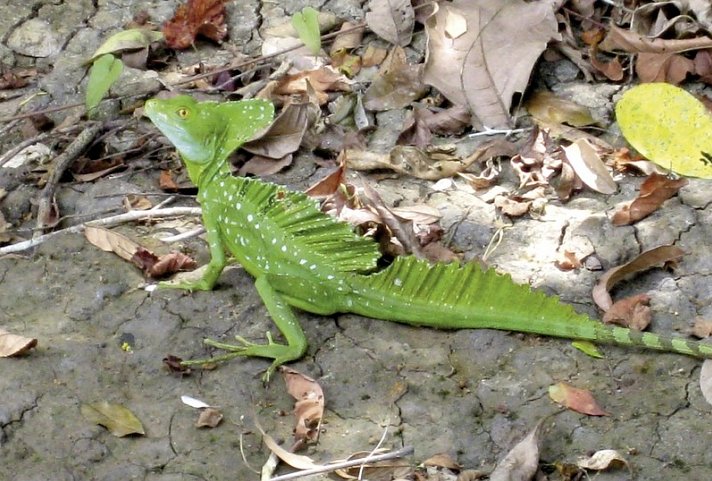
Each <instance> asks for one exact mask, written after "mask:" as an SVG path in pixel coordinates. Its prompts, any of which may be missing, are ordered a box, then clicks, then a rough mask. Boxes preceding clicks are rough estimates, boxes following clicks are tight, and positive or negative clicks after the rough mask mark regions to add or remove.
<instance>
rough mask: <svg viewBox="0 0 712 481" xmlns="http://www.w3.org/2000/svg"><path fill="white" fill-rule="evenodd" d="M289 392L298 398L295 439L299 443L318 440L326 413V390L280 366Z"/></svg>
mask: <svg viewBox="0 0 712 481" xmlns="http://www.w3.org/2000/svg"><path fill="white" fill-rule="evenodd" d="M279 370H280V372H281V373H282V377H283V378H284V382H285V384H286V385H287V392H289V394H290V395H291V396H292V397H293V398H294V399H296V400H297V402H296V403H295V404H294V416H295V417H296V418H297V423H296V426H295V427H294V439H295V442H297V443H305V442H316V440H317V439H318V437H319V427H320V426H321V420H322V417H323V415H324V391H323V390H322V389H321V386H320V385H319V383H317V382H316V381H315V380H314V379H312V378H310V377H309V376H306V375H305V374H302V373H300V372H299V371H296V370H294V369H291V368H289V367H285V366H280V369H279Z"/></svg>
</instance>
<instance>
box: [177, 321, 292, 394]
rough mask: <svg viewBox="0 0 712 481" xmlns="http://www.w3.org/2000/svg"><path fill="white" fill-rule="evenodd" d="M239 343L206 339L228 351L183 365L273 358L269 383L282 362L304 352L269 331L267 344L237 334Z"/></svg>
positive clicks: (208, 343)
mask: <svg viewBox="0 0 712 481" xmlns="http://www.w3.org/2000/svg"><path fill="white" fill-rule="evenodd" d="M235 339H236V340H237V342H238V343H239V344H227V343H224V342H218V341H214V340H212V339H205V340H204V341H203V342H204V343H205V344H206V345H208V346H212V347H216V348H218V349H222V350H224V351H228V352H227V353H226V354H223V355H220V356H215V357H211V358H209V359H196V360H190V361H182V362H181V365H183V366H196V365H202V364H211V363H217V362H224V361H229V360H231V359H235V358H236V357H266V358H268V359H273V361H272V364H271V365H270V366H269V367H268V368H267V370H266V371H265V373H264V375H263V376H262V381H263V382H265V383H267V382H269V380H270V377H272V374H273V373H274V371H275V370H276V369H277V368H278V367H279V366H281V365H282V364H284V363H286V362H289V361H294V360H296V359H299V358H300V357H302V355H303V354H304V350H303V349H301V348H300V347H296V346H290V345H288V344H280V343H278V342H274V340H273V339H272V334H271V333H269V332H267V344H258V343H254V342H251V341H248V340H247V339H245V338H243V337H241V336H235Z"/></svg>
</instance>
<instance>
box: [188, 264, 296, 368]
mask: <svg viewBox="0 0 712 481" xmlns="http://www.w3.org/2000/svg"><path fill="white" fill-rule="evenodd" d="M255 286H256V287H257V292H258V293H259V294H260V297H261V298H262V301H263V302H264V303H265V307H266V308H267V311H268V312H269V314H270V316H271V317H272V320H273V321H274V323H275V324H276V325H277V328H278V329H279V331H280V332H281V333H282V336H284V338H285V340H286V341H287V342H286V344H281V343H278V342H274V341H273V340H272V335H271V334H270V333H269V332H268V333H267V343H266V344H257V343H253V342H250V341H248V340H246V339H244V338H243V337H240V336H236V341H237V342H238V344H228V343H223V342H218V341H214V340H212V339H205V341H204V342H205V344H206V345H209V346H212V347H216V348H218V349H223V350H225V351H228V352H227V353H226V354H223V355H221V356H216V357H213V358H210V359H200V360H190V361H183V362H182V363H181V364H183V365H185V366H195V365H200V364H206V363H214V362H222V361H228V360H230V359H234V358H236V357H240V356H244V357H266V358H268V359H272V360H273V361H272V364H271V365H270V367H269V368H267V371H266V372H265V374H264V376H263V377H262V379H263V380H264V381H265V382H267V381H269V379H270V377H271V376H272V374H273V373H274V371H275V370H276V369H277V367H279V366H280V365H282V364H284V363H287V362H289V361H295V360H297V359H299V358H301V357H302V356H303V355H304V353H305V352H306V350H307V338H306V336H305V335H304V331H302V327H301V325H300V324H299V321H298V320H297V317H296V316H295V315H294V312H292V309H291V307H290V306H289V304H287V302H286V301H285V299H284V298H283V297H282V296H281V295H280V294H279V293H278V292H277V291H276V290H275V289H274V288H273V287H272V286H271V285H270V284H269V281H268V279H267V277H265V276H260V277H258V278H257V280H256V282H255Z"/></svg>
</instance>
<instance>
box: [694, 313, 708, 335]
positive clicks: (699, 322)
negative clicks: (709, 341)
mask: <svg viewBox="0 0 712 481" xmlns="http://www.w3.org/2000/svg"><path fill="white" fill-rule="evenodd" d="M692 335H693V336H695V337H699V338H700V339H704V338H705V337H710V336H712V320H710V319H704V318H702V317H696V318H695V323H694V324H693V325H692Z"/></svg>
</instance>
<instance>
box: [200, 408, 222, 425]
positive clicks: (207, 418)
mask: <svg viewBox="0 0 712 481" xmlns="http://www.w3.org/2000/svg"><path fill="white" fill-rule="evenodd" d="M222 419H223V415H222V413H221V412H220V410H219V409H217V408H214V407H207V408H205V409H201V410H200V414H199V415H198V420H197V421H195V427H197V428H214V427H216V426H217V425H218V424H220V421H222Z"/></svg>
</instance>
